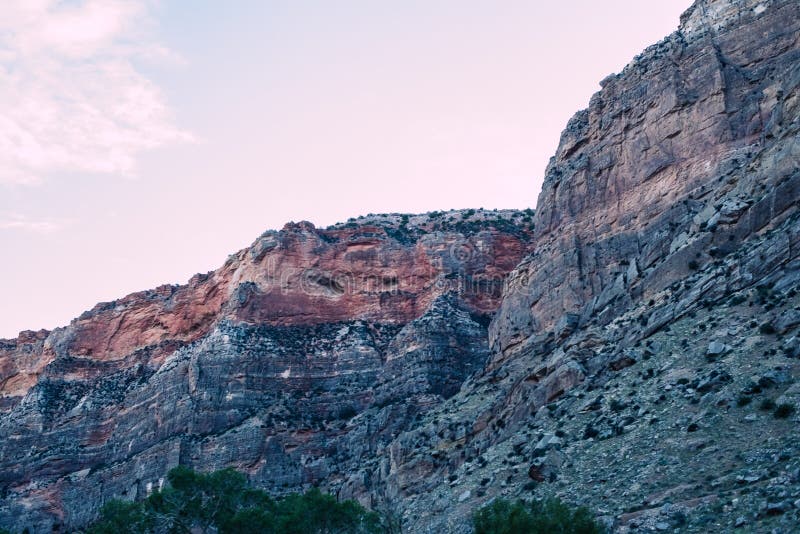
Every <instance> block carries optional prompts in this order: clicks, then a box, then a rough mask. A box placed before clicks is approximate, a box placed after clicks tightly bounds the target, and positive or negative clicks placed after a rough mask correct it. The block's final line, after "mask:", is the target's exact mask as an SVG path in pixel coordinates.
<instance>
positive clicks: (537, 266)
mask: <svg viewBox="0 0 800 534" xmlns="http://www.w3.org/2000/svg"><path fill="white" fill-rule="evenodd" d="M601 85H602V90H601V91H599V92H598V93H597V94H596V95H595V96H594V97H593V98H592V100H591V102H590V103H589V107H588V109H586V110H584V111H581V112H579V113H577V114H576V115H575V117H574V118H573V119H572V120H571V121H570V122H569V124H568V125H567V128H566V130H565V132H564V134H563V135H562V139H561V143H560V145H559V148H558V150H557V153H556V155H555V156H554V157H553V159H552V160H551V162H550V165H549V166H548V169H547V171H546V173H547V174H546V179H545V183H544V187H543V190H542V192H541V195H540V197H539V203H538V209H537V212H536V213H535V215H533V217H532V219H531V214H525V213H516V212H498V213H493V212H483V211H477V212H473V211H468V212H449V213H444V214H441V213H436V214H430V215H428V216H411V217H408V216H370V217H367V218H365V219H362V220H358V221H356V220H353V221H351V222H349V223H347V224H343V225H337V226H335V227H332V228H329V229H327V230H316V229H314V228H313V227H311V226H310V225H309V224H307V223H300V224H297V225H290V226H287V227H286V228H285V229H284V230H282V231H281V232H268V233H266V234H264V235H263V236H262V237H260V238H259V239H258V240H257V241H256V242H255V243H254V244H253V245H252V246H251V247H250V248H248V249H247V250H244V251H242V252H240V253H238V254H237V255H235V256H232V257H231V258H230V259H229V260H228V262H227V263H226V264H225V265H224V266H223V267H222V268H221V269H220V270H218V271H216V272H214V273H210V274H209V275H204V276H197V277H195V278H193V279H192V281H190V283H189V284H187V285H186V286H182V287H164V288H160V289H157V290H155V291H152V292H145V293H140V294H136V295H132V296H130V297H126V298H125V299H123V300H121V301H118V302H115V303H111V304H104V305H100V306H98V307H96V308H95V309H94V310H92V311H91V312H88V313H87V314H85V315H84V316H82V317H81V318H79V319H77V320H76V321H74V322H73V323H72V324H71V325H70V326H69V327H67V328H65V329H59V330H56V331H54V332H26V333H23V334H22V335H21V336H20V337H19V338H18V339H17V340H14V341H4V342H2V344H0V373H2V374H0V394H2V396H1V397H0V410H3V411H4V412H3V415H2V416H0V438H2V441H0V499H2V501H0V502H1V503H2V504H0V525H4V526H5V525H8V526H10V527H13V528H22V527H24V526H31V527H33V529H34V530H50V529H51V528H56V529H58V528H71V527H74V526H79V525H81V524H83V523H85V522H87V521H89V520H90V519H91V518H92V517H93V516H94V515H95V514H96V513H97V510H98V507H99V506H100V504H101V503H102V502H103V501H104V500H107V499H109V498H112V497H122V498H138V497H140V496H142V495H144V494H146V493H147V492H148V491H150V490H151V489H152V488H153V487H157V486H158V485H160V484H162V483H163V477H164V474H165V473H166V471H167V470H168V469H169V468H170V467H172V466H174V465H177V464H187V465H190V466H193V467H197V468H201V469H215V468H221V467H226V466H234V467H237V468H238V469H241V470H242V471H244V472H246V473H247V474H248V476H249V477H250V479H251V480H252V481H253V482H254V483H256V484H258V485H260V486H262V487H265V488H268V489H269V490H271V491H274V492H281V491H291V490H297V489H300V488H303V487H306V486H308V485H310V484H317V485H321V486H323V487H324V488H325V489H326V490H328V491H332V492H334V493H335V494H337V495H338V496H339V497H342V498H351V497H352V498H357V499H359V500H361V501H362V502H364V503H365V504H367V505H369V506H372V507H375V508H380V509H389V510H393V511H394V512H395V513H397V514H398V515H399V516H401V517H402V518H403V519H404V525H405V527H406V529H407V530H408V531H409V532H459V533H460V532H469V516H470V514H471V512H472V511H473V510H475V508H476V507H477V506H480V505H481V504H483V503H485V502H487V501H488V500H490V499H492V498H495V497H497V496H504V497H508V498H516V497H526V498H527V497H538V496H545V495H557V496H559V497H561V498H563V499H565V500H567V501H570V502H575V503H578V504H585V505H588V506H590V507H591V508H592V509H593V510H595V511H596V512H597V513H598V514H599V515H600V516H602V520H603V521H604V522H606V523H608V525H609V526H610V527H612V528H613V529H615V530H617V531H620V532H628V531H636V530H645V531H647V530H660V531H667V530H674V529H679V528H680V529H682V530H683V531H686V532H709V531H732V530H734V529H735V528H742V529H745V530H746V531H753V532H771V531H773V529H783V530H782V531H786V532H788V531H792V529H793V528H796V525H797V523H798V521H800V440H798V439H797V428H798V427H797V424H798V421H800V415H798V414H800V389H798V384H800V381H799V380H798V379H799V378H800V359H799V358H800V312H799V311H798V310H800V289H799V288H798V285H800V257H798V255H800V211H798V200H800V141H798V140H799V139H800V4H799V3H798V2H796V1H795V0H761V1H757V0H697V1H696V2H695V4H694V5H693V6H692V7H691V8H690V9H689V10H688V11H687V12H686V13H685V14H684V16H683V17H682V19H681V24H680V27H679V29H678V31H676V32H675V33H673V34H672V35H670V36H668V37H667V38H666V39H664V40H663V41H662V42H660V43H658V44H656V45H654V46H652V47H650V48H648V49H647V50H646V51H644V52H643V53H642V54H641V55H640V56H638V57H637V58H635V59H634V61H633V62H632V63H631V64H630V65H629V66H628V67H626V68H625V70H624V71H623V72H622V73H620V74H618V75H614V76H609V77H608V78H606V79H605V80H603V82H602V83H601ZM495 310H497V313H496V314H495V313H494V312H495Z"/></svg>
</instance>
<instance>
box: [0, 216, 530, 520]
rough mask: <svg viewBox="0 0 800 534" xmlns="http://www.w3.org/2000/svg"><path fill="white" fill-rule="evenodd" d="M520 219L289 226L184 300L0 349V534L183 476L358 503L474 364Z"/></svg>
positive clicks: (152, 295) (143, 305)
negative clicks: (372, 472) (325, 493)
mask: <svg viewBox="0 0 800 534" xmlns="http://www.w3.org/2000/svg"><path fill="white" fill-rule="evenodd" d="M529 224H530V216H529V215H526V214H524V213H519V212H512V211H503V212H483V211H477V212H475V211H474V210H473V211H469V212H448V213H445V214H433V215H432V216H428V215H423V216H399V215H397V216H371V217H369V218H367V219H362V220H361V221H359V222H353V223H349V224H344V225H338V226H334V227H331V228H329V229H327V230H318V229H315V228H314V227H313V226H312V225H311V224H310V223H299V224H289V225H287V226H286V227H285V228H284V229H283V230H281V231H279V232H267V233H265V234H264V235H262V236H261V237H260V238H259V239H258V240H256V242H255V243H253V245H252V246H251V247H249V248H248V249H246V250H243V251H241V252H239V253H238V254H236V255H233V256H231V257H230V258H229V259H228V261H227V262H226V263H225V265H224V266H223V267H222V268H220V269H219V270H218V271H215V272H213V273H209V274H207V275H197V276H195V277H193V278H192V279H191V280H190V281H189V283H188V284H187V285H185V286H163V287H160V288H158V289H156V290H153V291H146V292H141V293H136V294H133V295H129V296H127V297H125V298H123V299H120V300H118V301H115V302H111V303H105V304H100V305H98V306H96V307H95V308H94V309H92V310H91V311H89V312H87V313H85V314H83V315H82V316H81V317H79V318H78V319H76V320H75V321H73V322H72V324H70V326H68V327H66V328H62V329H57V330H55V331H53V332H46V331H41V332H37V333H33V332H25V333H23V334H21V335H20V337H19V338H18V339H16V340H11V341H3V343H2V345H0V370H2V375H0V392H1V393H2V397H1V398H2V404H0V407H1V408H2V410H3V415H2V416H0V436H2V440H1V441H0V488H2V499H3V501H2V506H0V524H4V525H6V524H8V525H10V526H12V527H14V528H20V529H21V528H23V527H25V526H28V527H33V528H34V529H36V530H37V531H38V530H48V531H49V530H50V529H51V528H53V525H55V526H56V528H69V527H74V526H77V525H81V524H84V523H86V522H87V521H89V520H91V519H92V518H93V517H94V516H95V515H96V513H97V511H98V509H99V506H101V505H102V503H103V502H105V501H106V500H108V499H109V498H112V497H114V496H117V497H123V498H138V497H141V496H143V495H145V494H146V493H147V492H148V491H149V488H152V487H156V486H158V485H159V484H162V483H163V478H164V476H165V474H166V472H167V471H168V470H169V469H170V468H171V467H174V466H176V465H178V463H185V464H190V465H194V466H196V467H198V468H201V469H211V468H222V467H224V466H230V465H233V466H236V467H237V468H239V469H241V470H243V471H245V472H246V473H248V474H249V476H250V477H251V479H252V480H253V481H254V482H255V483H258V484H259V485H262V486H264V487H267V488H270V489H271V490H272V491H275V492H281V491H286V490H287V489H296V488H299V487H301V486H303V485H307V484H312V483H313V484H319V483H326V484H329V485H336V486H345V487H347V488H350V491H352V492H354V493H355V492H357V493H360V494H363V493H364V492H365V491H366V489H365V487H366V486H365V481H364V476H365V475H364V473H363V472H362V470H361V468H360V464H361V462H362V460H363V458H364V457H367V456H368V457H373V456H374V455H375V454H376V451H377V450H378V449H382V448H385V446H386V444H387V443H388V442H389V441H390V440H391V439H392V437H393V436H395V435H397V434H398V433H399V432H400V431H402V430H403V429H405V428H407V427H408V426H409V425H410V424H411V422H412V421H414V419H415V418H416V417H418V416H419V415H420V414H421V413H424V412H425V411H426V410H427V409H429V408H430V407H431V406H434V405H436V404H438V403H440V402H441V401H442V400H443V399H446V398H449V397H451V396H453V395H454V394H455V393H456V392H457V391H458V389H459V388H460V387H461V384H462V382H463V381H464V380H465V379H466V377H467V376H469V375H470V374H472V373H474V372H476V371H477V370H478V369H480V368H481V367H482V366H483V364H484V363H485V361H486V359H487V357H488V346H487V342H486V339H487V337H486V329H487V326H488V322H489V319H490V316H491V314H492V313H493V311H494V310H495V309H496V308H497V306H498V304H499V301H500V295H501V289H502V284H503V280H504V278H505V275H506V274H507V273H508V272H509V271H510V270H511V269H512V268H513V267H514V266H515V265H516V264H517V263H519V261H520V260H521V259H522V257H523V256H524V255H525V254H527V253H528V252H529V251H530V236H531V233H532V232H531V228H530V226H529ZM370 408H372V410H371V411H370V413H368V414H365V413H364V412H365V411H366V410H368V409H370ZM359 414H362V415H360V416H359ZM357 416H358V417H357ZM356 420H357V421H358V423H356V422H354V421H356Z"/></svg>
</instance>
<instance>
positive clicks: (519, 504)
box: [472, 499, 605, 534]
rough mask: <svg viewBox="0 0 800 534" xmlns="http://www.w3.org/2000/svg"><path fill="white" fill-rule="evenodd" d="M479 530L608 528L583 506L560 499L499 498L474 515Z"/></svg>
mask: <svg viewBox="0 0 800 534" xmlns="http://www.w3.org/2000/svg"><path fill="white" fill-rule="evenodd" d="M472 524H473V526H474V527H475V534H518V533H525V534H550V533H553V532H559V533H563V534H595V533H601V532H604V531H605V530H604V529H603V527H602V526H600V525H599V524H598V523H597V522H596V521H595V520H594V518H593V517H592V515H591V513H589V510H587V509H586V508H583V507H578V508H571V507H570V506H567V505H566V504H564V503H562V502H561V501H560V500H558V499H546V500H542V501H533V502H531V503H525V502H523V501H516V502H513V503H512V502H509V501H507V500H505V499H495V500H494V501H492V502H491V503H490V504H488V505H486V506H484V507H483V508H481V509H480V510H478V511H477V512H476V513H475V515H474V516H473V518H472Z"/></svg>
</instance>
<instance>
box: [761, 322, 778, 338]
mask: <svg viewBox="0 0 800 534" xmlns="http://www.w3.org/2000/svg"><path fill="white" fill-rule="evenodd" d="M758 331H759V332H761V333H762V334H767V335H771V334H774V333H775V332H777V330H775V327H774V326H772V324H770V323H764V324H762V325H761V326H759V327H758Z"/></svg>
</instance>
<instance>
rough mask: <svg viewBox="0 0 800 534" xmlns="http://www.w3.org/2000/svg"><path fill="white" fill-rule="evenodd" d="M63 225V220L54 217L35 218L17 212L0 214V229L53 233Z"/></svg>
mask: <svg viewBox="0 0 800 534" xmlns="http://www.w3.org/2000/svg"><path fill="white" fill-rule="evenodd" d="M63 226H64V222H63V221H56V220H54V219H40V220H33V219H30V218H28V217H26V216H24V215H20V214H17V213H12V214H9V215H5V216H0V231H3V230H21V231H25V232H33V233H36V234H52V233H54V232H57V231H59V230H61V229H62V228H63Z"/></svg>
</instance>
